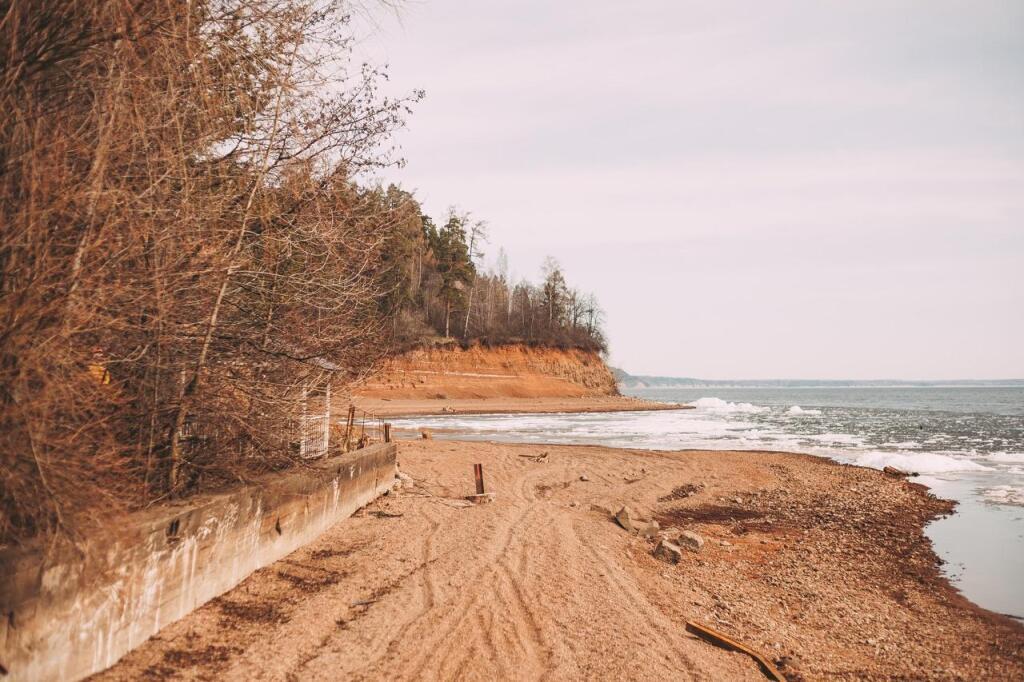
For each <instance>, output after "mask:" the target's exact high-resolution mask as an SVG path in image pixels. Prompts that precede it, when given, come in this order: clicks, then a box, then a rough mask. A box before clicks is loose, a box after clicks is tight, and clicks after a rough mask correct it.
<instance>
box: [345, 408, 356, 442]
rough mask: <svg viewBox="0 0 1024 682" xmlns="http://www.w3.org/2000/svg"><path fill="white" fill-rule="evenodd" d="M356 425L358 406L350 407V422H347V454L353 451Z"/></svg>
mask: <svg viewBox="0 0 1024 682" xmlns="http://www.w3.org/2000/svg"><path fill="white" fill-rule="evenodd" d="M355 423H356V406H355V405H349V406H348V421H346V422H345V452H348V451H349V450H351V449H352V427H353V426H355Z"/></svg>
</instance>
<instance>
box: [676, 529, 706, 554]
mask: <svg viewBox="0 0 1024 682" xmlns="http://www.w3.org/2000/svg"><path fill="white" fill-rule="evenodd" d="M676 542H678V543H679V544H680V545H682V546H683V547H685V548H686V549H688V550H691V551H693V552H699V551H700V550H701V548H702V547H704V538H702V537H701V536H700V535H698V534H697V533H694V532H693V531H692V530H684V531H682V532H680V533H679V536H678V537H677V538H676Z"/></svg>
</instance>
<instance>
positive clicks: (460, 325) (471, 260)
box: [381, 186, 606, 352]
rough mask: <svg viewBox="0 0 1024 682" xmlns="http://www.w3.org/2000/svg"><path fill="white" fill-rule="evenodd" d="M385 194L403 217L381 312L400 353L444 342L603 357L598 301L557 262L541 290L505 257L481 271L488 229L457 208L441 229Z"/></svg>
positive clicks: (550, 264)
mask: <svg viewBox="0 0 1024 682" xmlns="http://www.w3.org/2000/svg"><path fill="white" fill-rule="evenodd" d="M383 193H384V196H385V197H386V203H387V205H388V206H389V207H391V210H393V211H395V213H396V214H398V215H404V219H401V220H398V221H396V228H397V229H396V230H395V231H394V233H393V234H392V236H391V239H390V242H389V246H388V248H387V249H386V250H385V253H384V258H385V264H384V272H383V275H382V283H383V284H384V286H385V295H384V296H383V297H382V298H381V311H382V314H384V315H385V316H386V317H388V318H389V319H390V320H391V324H392V331H393V336H394V340H395V343H396V346H397V347H398V348H405V347H409V346H415V345H419V344H422V343H424V342H430V341H434V340H436V339H437V338H441V339H455V340H459V341H461V342H464V343H466V342H482V343H487V344H508V343H520V344H530V345H543V346H554V347H560V348H581V349H585V350H591V351H597V352H604V351H605V350H606V343H605V339H604V334H603V331H602V327H601V323H602V320H603V313H602V311H601V308H600V306H599V305H598V303H597V300H596V298H595V297H594V296H593V295H592V294H589V293H585V292H582V291H579V290H578V289H575V288H573V287H571V286H569V284H568V283H567V281H566V277H565V274H564V272H563V270H562V268H561V266H560V265H559V264H558V262H557V261H555V260H554V259H553V258H550V257H549V258H548V259H547V260H546V261H545V263H544V265H543V268H542V279H541V281H540V282H539V283H532V282H530V281H527V280H525V279H519V280H515V281H514V280H513V279H512V278H511V277H510V275H509V267H508V259H507V257H506V256H505V253H504V251H503V250H500V249H499V252H498V257H497V259H496V263H495V264H494V265H492V266H491V267H484V266H483V265H482V263H483V260H484V249H485V247H486V243H487V228H486V224H485V223H484V222H483V221H481V220H474V219H473V218H472V216H471V215H470V214H468V213H462V212H459V211H457V210H455V209H454V208H453V209H449V211H448V214H447V216H446V217H445V219H444V221H443V222H440V223H438V222H435V221H434V220H433V219H432V218H431V217H430V216H428V215H425V214H424V213H423V211H422V207H421V206H420V204H419V203H418V202H417V201H416V199H415V197H414V196H413V195H411V194H410V193H408V192H405V191H403V190H402V189H401V188H399V187H395V186H390V187H388V188H387V189H386V190H384V192H383Z"/></svg>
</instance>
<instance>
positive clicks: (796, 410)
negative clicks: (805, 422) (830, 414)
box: [786, 405, 821, 415]
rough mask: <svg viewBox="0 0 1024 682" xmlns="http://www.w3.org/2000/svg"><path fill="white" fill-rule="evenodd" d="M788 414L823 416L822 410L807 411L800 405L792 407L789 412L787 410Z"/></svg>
mask: <svg viewBox="0 0 1024 682" xmlns="http://www.w3.org/2000/svg"><path fill="white" fill-rule="evenodd" d="M786 414H809V415H814V414H821V410H806V409H804V408H802V407H800V406H799V405H794V406H793V407H791V408H789V409H788V410H786Z"/></svg>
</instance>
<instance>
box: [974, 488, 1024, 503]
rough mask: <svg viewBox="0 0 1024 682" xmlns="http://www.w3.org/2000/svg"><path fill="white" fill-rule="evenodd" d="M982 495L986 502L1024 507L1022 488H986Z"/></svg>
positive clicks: (1023, 489)
mask: <svg viewBox="0 0 1024 682" xmlns="http://www.w3.org/2000/svg"><path fill="white" fill-rule="evenodd" d="M980 493H981V496H982V498H983V499H984V500H985V501H986V502H992V503H993V504H1011V505H1014V506H1018V507H1024V487H1021V486H1014V485H997V486H993V487H991V488H985V489H983V490H981V491H980Z"/></svg>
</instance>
